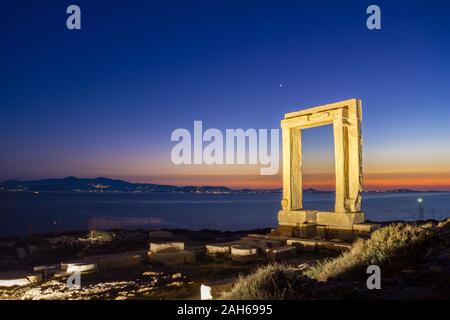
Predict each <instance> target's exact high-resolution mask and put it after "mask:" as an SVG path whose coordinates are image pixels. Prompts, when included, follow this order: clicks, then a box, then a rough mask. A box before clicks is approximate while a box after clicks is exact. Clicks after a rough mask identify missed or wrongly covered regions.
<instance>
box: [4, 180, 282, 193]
mask: <svg viewBox="0 0 450 320" xmlns="http://www.w3.org/2000/svg"><path fill="white" fill-rule="evenodd" d="M0 191H16V192H46V191H47V192H130V193H155V192H164V193H211V194H227V193H280V192H281V189H231V188H227V187H223V186H184V187H179V186H172V185H163V184H153V183H133V182H128V181H124V180H118V179H110V178H104V177H98V178H92V179H84V178H77V177H66V178H62V179H42V180H26V181H19V180H8V181H4V182H2V183H0Z"/></svg>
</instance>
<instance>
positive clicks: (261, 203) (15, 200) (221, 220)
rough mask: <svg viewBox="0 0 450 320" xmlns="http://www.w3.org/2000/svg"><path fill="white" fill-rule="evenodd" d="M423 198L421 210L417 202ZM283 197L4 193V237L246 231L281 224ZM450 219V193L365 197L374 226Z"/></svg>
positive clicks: (310, 202)
mask: <svg viewBox="0 0 450 320" xmlns="http://www.w3.org/2000/svg"><path fill="white" fill-rule="evenodd" d="M418 198H422V199H423V202H422V209H420V207H419V204H418V202H417V199H418ZM280 199H281V194H228V195H212V194H211V195H207V194H166V193H164V194H163V193H161V194H154V193H153V194H127V193H116V194H112V193H105V194H97V193H39V194H33V193H0V236H6V235H27V234H33V233H44V232H49V231H56V232H60V231H66V230H86V229H88V228H99V229H101V228H162V227H167V228H187V229H193V230H198V229H204V228H209V229H218V230H242V229H252V228H259V227H270V226H275V225H276V224H277V212H278V210H279V207H280ZM333 205H334V195H333V194H306V195H305V199H304V206H305V208H307V209H318V210H332V208H333ZM420 210H422V212H423V214H424V216H425V218H436V219H440V218H445V217H450V193H407V194H365V195H364V197H363V211H364V212H365V214H366V219H370V220H373V221H386V220H397V219H401V220H412V219H417V217H418V215H419V212H420Z"/></svg>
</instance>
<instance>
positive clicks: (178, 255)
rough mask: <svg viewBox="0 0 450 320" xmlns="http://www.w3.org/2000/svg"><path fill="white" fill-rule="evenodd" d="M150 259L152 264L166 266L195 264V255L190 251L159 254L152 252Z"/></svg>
mask: <svg viewBox="0 0 450 320" xmlns="http://www.w3.org/2000/svg"><path fill="white" fill-rule="evenodd" d="M148 258H149V260H150V261H151V262H157V263H161V264H163V265H166V266H173V265H179V264H193V263H195V253H194V252H192V251H188V250H180V251H173V252H157V253H152V252H150V253H149V254H148Z"/></svg>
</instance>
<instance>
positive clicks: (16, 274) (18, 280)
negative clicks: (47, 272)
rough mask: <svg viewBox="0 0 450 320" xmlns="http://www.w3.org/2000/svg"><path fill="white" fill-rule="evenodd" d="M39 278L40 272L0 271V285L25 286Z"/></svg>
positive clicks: (40, 276)
mask: <svg viewBox="0 0 450 320" xmlns="http://www.w3.org/2000/svg"><path fill="white" fill-rule="evenodd" d="M41 280H42V275H41V274H28V273H26V272H25V271H11V272H2V273H0V287H14V286H26V285H29V284H31V283H36V282H39V281H41Z"/></svg>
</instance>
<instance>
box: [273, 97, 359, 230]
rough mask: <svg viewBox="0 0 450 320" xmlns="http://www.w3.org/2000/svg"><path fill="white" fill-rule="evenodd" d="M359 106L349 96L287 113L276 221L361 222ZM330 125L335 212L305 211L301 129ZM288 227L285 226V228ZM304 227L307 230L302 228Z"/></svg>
mask: <svg viewBox="0 0 450 320" xmlns="http://www.w3.org/2000/svg"><path fill="white" fill-rule="evenodd" d="M361 119H362V106H361V100H359V99H350V100H346V101H341V102H336V103H332V104H327V105H323V106H318V107H314V108H311V109H306V110H301V111H296V112H291V113H287V114H286V115H285V116H284V119H283V120H282V121H281V128H282V144H283V146H282V149H283V197H282V200H281V210H280V211H279V213H278V222H279V226H280V228H281V230H283V227H284V230H287V229H289V228H288V227H304V228H307V225H308V224H309V225H310V226H311V225H314V226H321V225H323V226H333V227H344V228H352V227H353V226H354V225H355V224H360V223H363V222H364V214H363V213H362V212H361V192H362V188H363V174H362V137H361ZM329 124H331V125H333V133H334V155H335V175H336V200H335V210H334V212H320V211H317V210H304V209H303V203H302V196H303V195H302V192H303V190H302V130H303V129H307V128H312V127H318V126H323V125H329ZM286 228H287V229H286ZM305 230H306V229H305Z"/></svg>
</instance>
